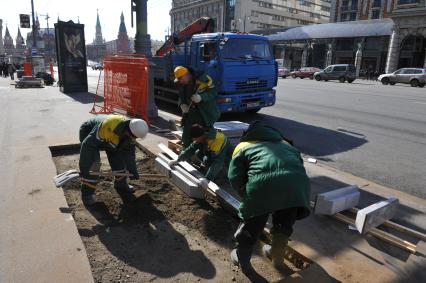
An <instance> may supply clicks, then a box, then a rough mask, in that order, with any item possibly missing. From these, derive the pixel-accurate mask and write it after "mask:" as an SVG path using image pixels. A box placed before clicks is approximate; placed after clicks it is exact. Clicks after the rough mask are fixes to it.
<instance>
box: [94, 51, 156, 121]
mask: <svg viewBox="0 0 426 283" xmlns="http://www.w3.org/2000/svg"><path fill="white" fill-rule="evenodd" d="M148 66H149V62H148V59H147V58H146V57H145V56H143V55H136V54H129V55H111V56H106V57H105V58H104V70H103V74H104V77H103V79H104V83H103V90H104V91H103V98H104V101H103V106H101V105H97V104H96V101H94V103H93V108H92V110H91V111H90V113H93V114H101V113H102V114H110V113H114V112H117V111H118V110H121V111H125V112H127V114H128V115H131V116H133V117H141V118H143V119H144V120H145V121H147V123H149V119H148V78H149V73H148ZM99 76H101V73H100V75H99ZM99 81H100V80H99ZM99 87H100V86H99V82H98V87H97V92H98V90H99ZM97 94H98V93H97ZM101 95H102V94H101ZM95 99H96V97H95Z"/></svg>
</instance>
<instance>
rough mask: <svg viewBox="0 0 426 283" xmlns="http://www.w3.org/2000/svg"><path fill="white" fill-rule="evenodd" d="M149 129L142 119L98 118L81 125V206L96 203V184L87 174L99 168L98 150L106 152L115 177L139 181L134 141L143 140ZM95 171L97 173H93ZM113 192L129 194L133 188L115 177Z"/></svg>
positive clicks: (104, 116)
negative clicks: (118, 174)
mask: <svg viewBox="0 0 426 283" xmlns="http://www.w3.org/2000/svg"><path fill="white" fill-rule="evenodd" d="M147 133H148V125H147V124H146V122H145V121H144V120H141V119H128V118H126V117H124V116H121V115H99V116H96V117H94V118H91V119H89V120H88V121H86V122H84V123H83V124H82V125H81V127H80V142H81V149H80V164H79V165H80V174H81V194H82V199H83V203H84V204H86V205H92V204H94V203H95V202H96V200H95V198H94V193H95V189H96V184H97V183H98V182H99V180H98V178H97V177H96V176H93V175H91V174H90V170H91V168H93V167H95V166H96V164H100V153H99V151H100V150H105V152H106V154H107V157H108V162H109V164H110V166H111V169H112V171H113V172H114V173H126V171H128V172H129V173H131V174H132V177H130V179H139V175H138V171H137V168H136V160H135V159H136V152H135V151H136V147H135V140H136V138H144V137H145V136H146V134H147ZM95 171H98V170H96V169H95ZM114 188H115V189H116V190H119V191H124V192H130V193H132V192H133V191H134V190H133V187H132V186H130V185H129V184H128V182H127V177H115V179H114Z"/></svg>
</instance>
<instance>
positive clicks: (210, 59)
mask: <svg viewBox="0 0 426 283" xmlns="http://www.w3.org/2000/svg"><path fill="white" fill-rule="evenodd" d="M198 54H199V60H198V62H199V65H198V69H199V70H203V71H204V72H206V73H207V74H209V75H210V77H212V79H213V81H214V82H215V83H216V81H217V79H218V54H217V42H216V41H206V42H202V43H200V47H199V52H198Z"/></svg>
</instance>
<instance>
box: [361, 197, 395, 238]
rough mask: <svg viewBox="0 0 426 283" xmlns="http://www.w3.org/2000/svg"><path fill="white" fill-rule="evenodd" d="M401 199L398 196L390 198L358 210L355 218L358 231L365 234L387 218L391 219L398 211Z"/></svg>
mask: <svg viewBox="0 0 426 283" xmlns="http://www.w3.org/2000/svg"><path fill="white" fill-rule="evenodd" d="M398 206H399V200H398V199H397V198H389V199H388V200H385V201H381V202H378V203H375V204H372V205H370V206H367V207H366V208H363V209H361V210H358V213H357V215H356V220H355V227H356V228H357V230H358V232H360V233H361V234H365V233H367V232H368V231H370V230H371V229H372V228H375V227H377V226H379V225H381V224H383V223H385V222H386V221H387V220H389V219H391V218H392V217H393V216H394V215H395V213H396V212H397V209H398Z"/></svg>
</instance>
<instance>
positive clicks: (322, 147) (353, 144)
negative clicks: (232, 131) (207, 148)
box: [221, 113, 368, 157]
mask: <svg viewBox="0 0 426 283" xmlns="http://www.w3.org/2000/svg"><path fill="white" fill-rule="evenodd" d="M221 120H223V121H228V120H240V121H243V122H246V123H250V122H252V121H254V120H262V121H264V122H266V123H268V124H269V125H272V126H274V127H276V128H277V129H279V130H281V132H282V133H283V134H284V135H285V136H286V137H288V138H290V139H291V140H293V142H294V145H295V146H296V147H297V148H298V149H299V150H300V151H301V152H302V153H304V154H307V155H311V156H316V157H321V156H327V155H333V154H336V153H341V152H346V151H349V150H352V149H355V148H357V147H360V146H362V145H364V144H365V143H367V142H368V140H367V139H365V138H361V137H358V136H355V135H354V134H352V133H346V132H344V131H342V130H340V131H335V130H330V129H326V128H322V127H317V126H313V125H308V124H304V123H300V122H297V121H294V120H290V119H285V118H281V117H275V116H271V115H268V114H263V113H261V114H256V115H248V114H244V113H242V114H238V113H235V114H225V115H222V117H221Z"/></svg>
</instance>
